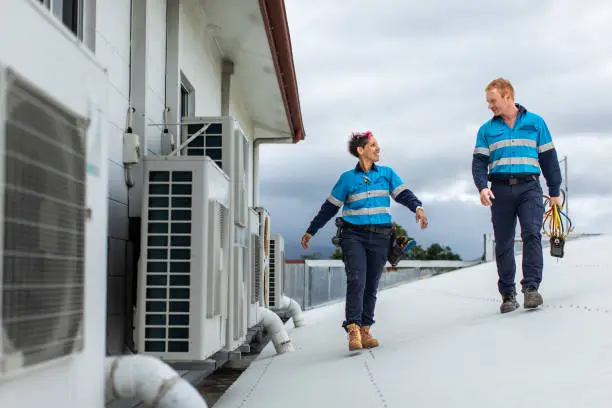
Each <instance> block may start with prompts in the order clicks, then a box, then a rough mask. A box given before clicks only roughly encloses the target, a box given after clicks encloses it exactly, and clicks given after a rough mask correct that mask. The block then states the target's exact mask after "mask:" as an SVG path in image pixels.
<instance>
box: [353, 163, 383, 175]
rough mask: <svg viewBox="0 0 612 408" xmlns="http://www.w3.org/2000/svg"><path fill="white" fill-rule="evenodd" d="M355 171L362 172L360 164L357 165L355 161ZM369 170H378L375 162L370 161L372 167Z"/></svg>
mask: <svg viewBox="0 0 612 408" xmlns="http://www.w3.org/2000/svg"><path fill="white" fill-rule="evenodd" d="M355 171H360V172H362V173H363V172H364V171H363V169H362V168H361V166H360V165H359V162H357V165H356V166H355ZM370 171H378V167H376V163H372V168H371V169H370Z"/></svg>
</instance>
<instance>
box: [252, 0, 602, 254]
mask: <svg viewBox="0 0 612 408" xmlns="http://www.w3.org/2000/svg"><path fill="white" fill-rule="evenodd" d="M285 3H286V7H287V14H288V19H289V25H290V30H291V39H292V45H293V54H294V60H295V64H296V73H297V77H298V83H299V89H300V98H301V103H302V113H303V119H304V124H305V127H306V140H305V141H302V142H300V143H298V144H297V145H277V146H275V145H263V147H262V149H261V156H260V157H261V202H262V204H263V205H264V206H266V207H267V208H269V209H270V212H271V213H272V230H273V232H276V233H281V234H282V235H283V236H284V237H285V240H286V245H287V255H288V257H290V258H299V257H300V255H303V254H307V253H312V252H314V251H323V252H325V253H326V254H327V252H329V251H331V250H332V249H333V248H332V247H331V243H330V240H331V237H332V235H333V233H334V227H333V221H331V222H330V223H329V224H328V225H327V227H326V228H325V229H323V230H321V231H320V232H319V233H318V234H317V235H316V236H315V237H314V238H313V239H312V240H311V244H312V247H311V250H308V251H304V250H303V249H301V247H299V245H298V244H299V239H300V237H301V235H302V234H303V233H304V231H305V230H306V228H307V227H308V224H309V223H310V221H311V219H312V218H313V217H314V216H315V214H316V213H317V211H318V210H319V208H320V206H321V204H322V203H323V201H324V200H325V199H326V197H327V196H328V195H329V192H330V190H331V188H332V186H333V185H334V183H335V182H336V180H337V178H338V176H339V175H340V174H341V173H342V172H343V171H345V170H347V169H349V168H351V167H354V166H355V159H354V158H353V157H351V156H350V155H349V153H348V152H347V148H346V142H347V139H348V136H349V134H350V132H352V131H356V130H366V129H369V130H372V131H373V133H374V135H375V136H376V137H377V139H378V141H379V144H380V146H381V149H382V151H381V161H380V164H384V165H388V166H391V167H392V168H394V169H395V170H396V172H397V173H398V174H399V175H400V176H401V177H402V178H403V180H404V182H405V183H406V184H408V186H409V187H410V188H411V189H412V191H413V192H414V193H415V194H416V195H417V196H418V197H419V198H420V199H421V201H423V205H424V207H425V210H426V214H427V215H428V217H429V228H428V229H427V230H426V231H421V230H418V229H417V228H416V224H415V221H414V214H413V213H412V212H410V211H409V210H408V209H407V208H405V207H402V206H400V205H397V204H394V205H393V207H392V213H393V218H394V220H395V221H397V222H398V223H400V224H401V225H403V226H404V227H405V228H407V229H408V232H409V233H410V235H412V236H414V237H415V238H416V239H417V241H418V242H419V243H420V244H422V245H425V246H426V245H429V244H431V243H432V242H439V243H440V244H443V245H449V246H451V247H452V248H453V250H454V251H455V252H458V253H459V254H460V255H461V256H462V257H463V258H464V259H473V258H478V257H480V256H481V254H482V247H483V243H482V242H483V239H482V236H483V234H484V233H487V232H491V231H492V227H491V224H490V210H489V209H488V208H485V207H482V206H481V205H480V203H479V201H478V194H477V190H476V189H475V187H474V185H473V182H472V176H471V160H472V151H473V148H474V142H475V137H476V131H477V129H478V127H479V126H480V125H481V124H482V123H483V122H485V121H487V120H488V119H489V118H490V116H491V114H490V111H488V110H487V105H486V102H485V99H484V90H483V89H484V87H485V86H486V84H487V83H488V82H489V81H490V80H492V79H494V78H496V77H500V76H501V77H505V78H507V79H509V80H510V81H511V82H512V83H513V85H514V87H515V92H516V100H517V102H519V103H521V104H523V105H524V106H525V107H526V108H527V109H528V110H531V111H533V112H535V113H537V114H539V115H541V116H542V117H543V118H544V119H545V120H546V122H547V124H548V126H549V129H550V131H551V133H552V136H553V140H554V142H555V145H556V147H557V151H558V154H559V156H560V159H561V158H562V157H563V156H564V155H567V156H568V165H569V166H568V167H569V177H568V184H569V186H568V187H569V195H570V200H569V212H570V216H571V218H572V221H573V222H574V224H575V226H576V232H612V164H610V159H611V158H612V23H611V22H612V2H611V1H609V0H589V1H584V2H578V1H575V0H572V1H569V0H549V1H542V0H540V1H532V0H518V1H512V2H500V1H497V2H491V1H484V0H471V1H469V2H457V1H448V0H446V1H442V0H429V1H427V2H425V1H416V0H396V1H391V0H385V1H380V2H373V1H369V0H368V1H365V0H361V1H357V0H334V1H323V0H311V1H308V2H304V1H300V0H286V2H285ZM288 169H291V172H289V171H288ZM542 182H543V186H544V188H545V191H547V190H546V186H545V182H544V181H542ZM518 232H519V229H517V233H518ZM568 250H569V249H568Z"/></svg>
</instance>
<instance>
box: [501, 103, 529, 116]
mask: <svg viewBox="0 0 612 408" xmlns="http://www.w3.org/2000/svg"><path fill="white" fill-rule="evenodd" d="M514 106H516V108H517V109H518V115H517V117H518V116H521V115H524V114H526V113H527V109H526V108H525V107H524V106H523V105H521V104H520V103H515V104H514ZM493 119H498V120H501V116H493Z"/></svg>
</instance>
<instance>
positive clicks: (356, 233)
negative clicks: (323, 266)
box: [340, 228, 391, 329]
mask: <svg viewBox="0 0 612 408" xmlns="http://www.w3.org/2000/svg"><path fill="white" fill-rule="evenodd" d="M390 239H391V238H390V236H389V235H385V234H381V233H378V232H370V231H363V230H358V229H354V228H344V229H343V230H342V237H341V240H340V247H341V248H342V254H343V257H344V265H345V270H346V309H345V314H346V316H345V319H346V320H345V321H344V323H343V324H342V326H343V327H344V328H345V329H346V326H347V325H349V324H352V323H355V324H357V325H358V326H370V325H372V324H374V308H375V306H376V292H377V290H378V282H379V280H380V276H381V274H382V271H383V269H384V267H385V264H386V262H387V253H388V250H389V242H390Z"/></svg>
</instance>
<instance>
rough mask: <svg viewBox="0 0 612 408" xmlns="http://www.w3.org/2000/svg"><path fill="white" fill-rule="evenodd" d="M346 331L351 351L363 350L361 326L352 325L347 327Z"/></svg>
mask: <svg viewBox="0 0 612 408" xmlns="http://www.w3.org/2000/svg"><path fill="white" fill-rule="evenodd" d="M346 330H347V331H348V338H349V350H359V349H362V348H363V346H362V345H361V333H360V332H359V326H357V325H356V324H355V323H352V324H349V325H348V326H346Z"/></svg>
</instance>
